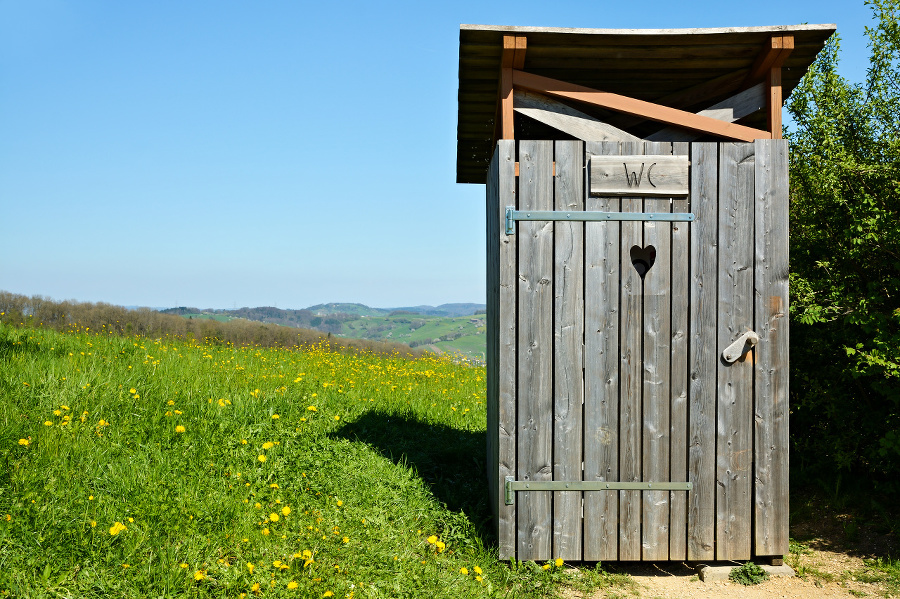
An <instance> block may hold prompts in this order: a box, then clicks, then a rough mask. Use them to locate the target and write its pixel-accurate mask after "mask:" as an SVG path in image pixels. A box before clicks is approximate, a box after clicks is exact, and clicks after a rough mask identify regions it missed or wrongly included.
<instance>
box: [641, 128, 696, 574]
mask: <svg viewBox="0 0 900 599" xmlns="http://www.w3.org/2000/svg"><path fill="white" fill-rule="evenodd" d="M671 151H672V145H671V144H667V143H658V142H646V143H645V144H644V153H645V154H649V155H653V156H654V158H653V159H654V160H657V156H659V155H661V154H664V153H666V152H671ZM673 158H674V157H673ZM679 158H683V162H684V164H685V171H686V170H687V168H686V165H687V157H679ZM686 179H687V172H685V187H687V180H686ZM643 211H644V212H670V211H671V206H670V199H669V198H650V197H645V198H644V207H643ZM643 228H644V239H643V246H642V247H643V248H644V249H645V250H649V249H650V248H651V247H652V248H655V250H656V260H655V261H654V263H653V264H652V265H651V266H650V269H649V270H648V271H647V272H646V274H645V275H644V293H643V304H644V305H643V313H644V314H643V377H642V378H643V380H642V387H643V390H642V395H643V400H642V404H643V405H642V419H643V427H642V433H643V434H642V448H641V452H642V453H641V457H642V461H643V466H642V470H643V480H644V481H653V482H657V481H668V479H669V388H670V378H669V358H670V349H669V348H670V330H671V324H672V323H671V313H670V309H671V308H670V304H671V297H670V295H669V293H670V289H671V285H672V281H671V276H672V272H671V256H672V254H671V235H672V233H671V231H672V224H671V223H668V222H652V221H651V222H645V223H644V224H643ZM651 255H652V252H651ZM641 499H642V503H643V508H642V509H643V514H642V522H643V525H642V534H641V536H642V541H641V545H642V558H643V559H644V560H646V561H658V560H667V559H669V491H644V492H643V493H642V498H641Z"/></svg>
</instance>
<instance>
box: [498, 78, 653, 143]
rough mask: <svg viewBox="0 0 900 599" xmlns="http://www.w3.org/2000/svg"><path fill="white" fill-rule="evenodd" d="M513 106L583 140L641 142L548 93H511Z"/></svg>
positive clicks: (637, 138)
mask: <svg viewBox="0 0 900 599" xmlns="http://www.w3.org/2000/svg"><path fill="white" fill-rule="evenodd" d="M513 109H514V110H515V111H516V112H518V113H519V114H524V115H525V116H527V117H529V118H532V119H534V120H536V121H538V122H541V123H544V124H545V125H549V126H550V127H553V128H554V129H558V130H560V131H562V132H563V133H568V134H569V135H571V136H572V137H574V138H576V139H581V140H584V141H640V138H639V137H636V136H634V135H632V134H631V133H628V132H626V131H623V130H621V129H619V128H617V127H613V126H612V125H608V124H606V123H604V122H603V121H601V120H600V119H597V118H595V117H592V116H591V115H589V114H585V113H583V112H581V111H580V110H576V109H575V108H572V107H571V106H569V105H567V104H563V103H562V102H560V101H559V100H554V99H553V98H551V97H550V96H545V95H544V94H539V93H537V92H530V91H524V90H516V91H515V92H513Z"/></svg>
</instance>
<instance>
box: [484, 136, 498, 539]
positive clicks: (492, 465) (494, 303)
mask: <svg viewBox="0 0 900 599" xmlns="http://www.w3.org/2000/svg"><path fill="white" fill-rule="evenodd" d="M499 160H500V158H499V156H498V153H497V152H496V151H495V152H494V155H493V156H492V157H491V164H490V166H489V167H488V178H487V183H486V185H485V196H486V202H485V204H486V206H487V215H486V218H485V224H486V231H485V233H486V235H485V241H486V245H487V247H486V252H485V256H486V257H487V264H486V269H485V274H486V277H487V280H486V283H487V287H486V290H487V305H486V312H487V315H486V317H487V328H486V331H485V337H486V345H487V347H486V351H485V362H486V365H487V369H486V374H485V379H486V402H485V403H486V406H485V408H486V412H487V447H486V449H487V456H486V457H487V460H486V464H487V477H488V497H489V498H490V503H491V513H492V515H493V516H494V521H493V525H494V527H495V528H494V532H495V533H497V534H498V538H499V529H497V526H498V525H499V522H500V519H499V515H500V514H499V513H498V509H499V507H500V503H499V497H498V495H499V490H500V484H499V480H498V478H497V472H498V469H499V467H500V465H499V461H500V460H499V455H498V450H499V447H498V444H497V441H498V439H497V430H498V425H499V422H498V411H497V410H498V405H497V403H498V384H497V383H498V375H499V370H498V363H497V360H498V354H497V348H498V345H497V337H498V334H499V331H500V328H499V322H498V320H497V318H498V316H499V313H500V305H499V300H500V297H499V295H498V292H499V289H500V186H499V183H500V182H499V181H498V177H499V170H498V162H499Z"/></svg>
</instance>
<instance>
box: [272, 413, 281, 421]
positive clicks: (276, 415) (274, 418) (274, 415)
mask: <svg viewBox="0 0 900 599" xmlns="http://www.w3.org/2000/svg"><path fill="white" fill-rule="evenodd" d="M279 418H281V416H279V415H278V414H272V420H278V419H279Z"/></svg>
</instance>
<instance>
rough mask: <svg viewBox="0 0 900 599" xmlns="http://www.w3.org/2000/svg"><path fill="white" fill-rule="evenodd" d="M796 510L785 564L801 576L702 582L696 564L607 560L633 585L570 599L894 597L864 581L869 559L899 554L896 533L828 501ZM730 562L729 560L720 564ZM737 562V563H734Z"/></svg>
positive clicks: (881, 586)
mask: <svg viewBox="0 0 900 599" xmlns="http://www.w3.org/2000/svg"><path fill="white" fill-rule="evenodd" d="M804 507H805V508H806V509H804V508H803V507H801V509H799V510H797V517H794V515H792V524H791V539H792V540H794V539H795V540H796V542H794V543H792V549H793V551H792V553H791V554H789V555H788V556H786V559H785V564H787V565H790V566H792V567H793V568H794V570H795V571H797V573H798V576H794V577H777V578H771V579H769V580H768V581H764V582H762V583H760V584H757V585H753V586H742V585H740V584H737V583H734V582H731V581H725V582H702V581H700V579H699V576H697V572H696V570H695V569H694V568H693V567H689V566H688V565H687V564H684V563H677V562H661V563H651V564H626V563H618V564H612V563H611V564H605V565H604V566H605V567H606V569H607V570H608V571H610V572H614V573H618V574H628V575H629V576H630V578H631V579H632V580H633V581H634V585H633V586H632V587H631V588H617V589H607V590H604V591H598V592H596V593H594V594H589V595H582V594H581V593H578V592H574V591H573V592H571V593H570V594H568V595H566V597H567V599H576V598H577V599H601V598H607V597H640V598H646V599H655V598H661V599H676V598H677V599H681V598H690V599H722V598H724V599H763V598H766V599H769V598H772V599H826V598H831V597H873V598H875V597H892V596H894V597H896V596H900V595H897V594H896V589H894V592H892V589H890V588H889V587H888V586H887V585H886V584H884V583H881V582H863V581H862V580H860V579H861V578H862V579H868V578H871V577H870V576H866V571H867V567H866V563H865V560H866V559H870V558H874V557H876V556H888V555H897V553H898V551H897V550H898V549H900V546H898V544H897V538H896V536H895V535H894V534H892V533H891V532H890V531H888V530H886V529H885V527H884V526H883V525H882V526H878V525H875V524H871V523H868V524H866V523H861V522H860V521H859V520H857V519H855V518H854V516H852V515H849V514H843V513H840V512H839V511H836V510H833V509H832V508H830V507H829V506H828V505H825V503H824V502H812V501H811V502H809V503H808V505H806V506H804ZM716 565H726V564H716ZM734 565H739V564H734Z"/></svg>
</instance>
